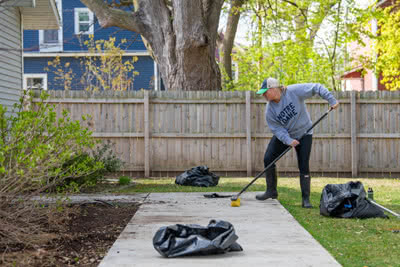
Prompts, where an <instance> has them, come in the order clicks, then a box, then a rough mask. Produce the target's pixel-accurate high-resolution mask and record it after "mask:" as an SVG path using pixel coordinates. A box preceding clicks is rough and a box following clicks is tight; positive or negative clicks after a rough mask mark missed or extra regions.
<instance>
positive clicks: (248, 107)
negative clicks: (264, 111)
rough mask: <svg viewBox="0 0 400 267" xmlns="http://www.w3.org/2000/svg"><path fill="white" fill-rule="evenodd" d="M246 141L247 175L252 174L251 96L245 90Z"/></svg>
mask: <svg viewBox="0 0 400 267" xmlns="http://www.w3.org/2000/svg"><path fill="white" fill-rule="evenodd" d="M246 142H247V176H249V177H250V176H252V169H251V97H250V91H246Z"/></svg>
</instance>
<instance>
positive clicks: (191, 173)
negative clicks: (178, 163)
mask: <svg viewBox="0 0 400 267" xmlns="http://www.w3.org/2000/svg"><path fill="white" fill-rule="evenodd" d="M218 182H219V176H217V175H215V174H214V173H212V172H210V171H209V169H208V167H207V166H197V167H194V168H191V169H190V170H187V171H185V172H184V173H182V174H180V175H178V176H177V177H176V179H175V183H176V184H178V185H190V186H202V187H209V186H216V185H218Z"/></svg>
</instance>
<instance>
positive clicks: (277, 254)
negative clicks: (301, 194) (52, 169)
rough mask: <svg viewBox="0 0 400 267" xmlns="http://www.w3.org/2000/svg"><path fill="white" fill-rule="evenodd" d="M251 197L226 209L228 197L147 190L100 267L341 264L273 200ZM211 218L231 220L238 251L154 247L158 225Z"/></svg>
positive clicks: (204, 221)
mask: <svg viewBox="0 0 400 267" xmlns="http://www.w3.org/2000/svg"><path fill="white" fill-rule="evenodd" d="M227 194H229V193H227ZM254 197H255V192H248V193H246V194H244V195H243V197H242V198H241V202H242V203H241V206H240V207H231V206H230V199H229V198H219V199H208V198H204V197H203V193H164V194H161V193H152V194H150V195H148V196H147V197H146V198H144V200H143V204H142V206H141V207H140V209H139V210H138V211H137V213H136V214H135V216H134V217H133V218H132V220H131V221H130V222H129V224H128V225H127V226H126V228H125V229H124V231H123V232H122V233H121V235H120V237H119V238H118V240H117V241H116V242H115V243H114V245H113V246H112V248H111V249H110V250H109V252H108V254H107V255H106V257H105V258H104V259H103V261H102V262H101V264H100V265H99V266H101V267H111V266H141V267H142V266H218V267H222V266H240V267H244V266H260V267H261V266H296V267H300V266H319V267H321V266H340V264H339V263H338V262H337V261H336V260H335V259H334V258H333V257H332V256H331V255H330V254H329V253H328V252H327V251H326V250H325V249H324V248H323V247H322V246H321V245H320V244H319V243H318V242H317V241H316V240H315V239H313V237H312V236H311V235H310V234H309V233H308V232H307V231H306V230H305V229H304V228H303V227H302V226H301V225H300V224H299V223H298V222H297V221H296V220H295V219H294V218H293V217H292V216H291V215H290V214H289V213H288V212H287V211H286V209H284V208H283V207H282V205H281V204H280V203H279V202H278V201H276V200H267V201H262V202H261V201H257V200H255V199H254ZM211 219H219V220H225V221H228V222H230V223H232V224H233V226H234V228H235V230H236V234H237V235H238V237H239V239H238V240H237V242H238V243H239V244H240V245H241V246H242V247H243V251H242V252H229V253H225V254H222V255H212V256H194V257H181V258H172V259H168V258H163V257H162V256H161V255H160V254H159V253H158V252H157V251H156V250H155V249H154V247H153V242H152V240H153V236H154V234H155V232H156V231H157V230H158V229H159V228H160V227H162V226H168V225H172V224H178V223H179V224H192V223H194V224H200V225H202V226H207V225H208V223H209V221H210V220H211Z"/></svg>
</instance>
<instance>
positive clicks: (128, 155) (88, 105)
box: [35, 91, 400, 177]
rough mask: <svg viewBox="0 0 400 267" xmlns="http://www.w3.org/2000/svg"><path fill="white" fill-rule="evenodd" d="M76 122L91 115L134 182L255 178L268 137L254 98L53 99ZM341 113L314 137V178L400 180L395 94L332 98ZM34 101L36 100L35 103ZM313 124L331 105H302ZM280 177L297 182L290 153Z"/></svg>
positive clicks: (58, 95) (144, 95) (146, 95)
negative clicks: (190, 174) (207, 174)
mask: <svg viewBox="0 0 400 267" xmlns="http://www.w3.org/2000/svg"><path fill="white" fill-rule="evenodd" d="M50 94H51V97H50V99H49V100H48V101H49V102H51V103H54V104H55V105H56V110H57V112H58V114H60V113H61V111H62V110H63V109H67V110H69V111H70V113H71V117H72V118H73V119H76V120H79V119H80V118H81V116H82V115H84V114H90V115H91V116H92V120H91V121H90V129H91V130H92V131H93V136H95V137H97V138H101V139H104V140H111V141H112V143H113V144H114V151H115V153H116V154H117V155H118V156H119V157H120V158H121V159H122V160H123V161H124V162H125V163H126V164H125V167H124V168H123V171H127V172H131V175H133V176H139V177H143V176H146V177H148V176H151V177H163V176H175V175H176V174H179V173H181V172H183V171H184V170H187V169H189V168H192V167H195V166H198V165H207V166H208V167H209V168H210V170H211V171H213V172H215V173H218V174H219V175H223V176H225V175H226V176H254V175H255V174H256V173H257V172H259V171H261V170H263V156H264V152H265V148H266V146H267V144H268V141H269V139H270V138H271V137H272V134H271V132H270V131H269V129H268V127H267V125H266V122H265V104H266V103H265V100H264V99H263V98H262V97H260V96H256V95H255V94H254V92H212V91H209V92H155V91H139V92H102V93H88V92H83V91H50ZM334 95H335V96H336V98H337V99H338V100H339V101H340V103H341V105H340V107H339V109H337V110H335V111H333V112H331V113H330V114H329V115H328V117H327V118H325V119H324V120H323V121H321V122H320V123H319V124H318V125H317V126H316V127H315V128H314V134H313V147H312V153H311V159H310V168H311V171H312V172H313V173H314V174H315V173H318V175H323V176H353V177H357V176H366V175H367V176H370V177H377V176H385V177H399V176H400V164H399V163H400V92H362V93H357V92H335V93H334ZM35 101H37V100H35ZM306 103H307V107H308V111H309V113H310V116H311V118H312V119H313V120H315V119H317V118H318V117H319V116H321V115H322V114H323V113H324V112H325V111H326V110H327V109H328V104H327V102H326V101H325V100H323V99H321V98H319V97H313V98H311V99H309V100H307V102H306ZM277 165H278V170H279V171H280V172H285V173H286V174H287V175H289V174H296V173H297V172H298V169H297V158H296V155H295V152H294V151H290V152H289V153H287V155H285V156H284V157H283V158H282V159H281V160H279V162H278V163H277Z"/></svg>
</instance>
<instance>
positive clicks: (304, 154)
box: [264, 135, 312, 175]
mask: <svg viewBox="0 0 400 267" xmlns="http://www.w3.org/2000/svg"><path fill="white" fill-rule="evenodd" d="M299 142H300V144H298V145H297V146H296V147H295V149H296V154H297V164H298V166H299V170H300V174H303V175H309V174H310V166H309V161H310V153H311V145H312V135H305V136H304V137H302V138H301V139H300V140H299ZM288 147H289V146H288V145H285V144H284V143H282V142H281V141H280V140H279V139H278V138H277V137H276V136H275V135H274V136H273V137H272V139H271V141H270V142H269V144H268V147H267V150H266V151H265V154H264V168H265V167H267V166H268V164H270V163H271V162H272V161H273V160H274V159H275V158H277V157H278V156H279V155H280V154H282V153H283V151H285V150H286V148H288ZM271 168H275V164H274V165H273V166H272V167H271Z"/></svg>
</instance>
